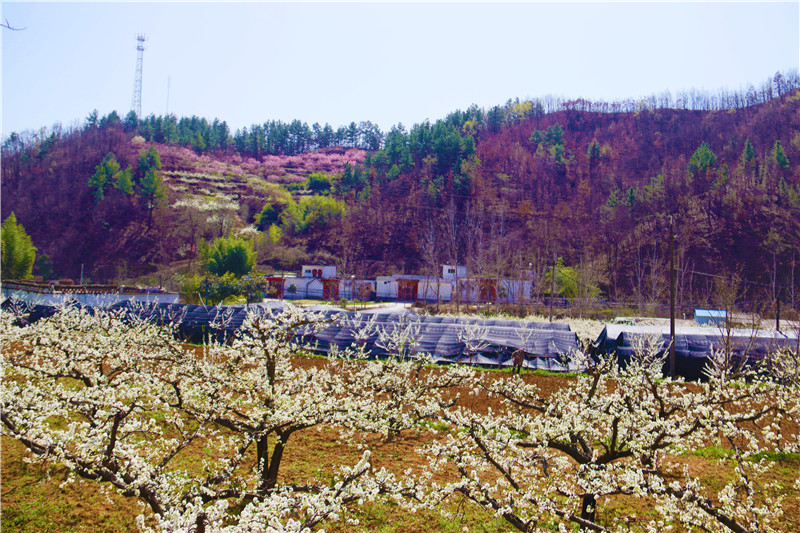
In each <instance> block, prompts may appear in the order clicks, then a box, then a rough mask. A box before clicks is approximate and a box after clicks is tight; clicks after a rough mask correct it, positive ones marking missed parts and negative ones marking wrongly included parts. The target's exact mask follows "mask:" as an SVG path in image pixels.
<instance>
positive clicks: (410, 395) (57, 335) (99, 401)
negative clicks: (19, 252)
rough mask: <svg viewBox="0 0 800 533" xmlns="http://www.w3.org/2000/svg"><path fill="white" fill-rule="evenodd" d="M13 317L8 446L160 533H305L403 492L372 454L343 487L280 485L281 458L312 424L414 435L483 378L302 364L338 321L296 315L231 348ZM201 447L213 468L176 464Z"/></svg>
mask: <svg viewBox="0 0 800 533" xmlns="http://www.w3.org/2000/svg"><path fill="white" fill-rule="evenodd" d="M223 319H224V317H223ZM14 320H15V318H14V315H13V314H11V313H3V314H2V323H1V325H2V347H3V361H2V366H3V381H2V388H1V389H0V400H1V401H2V422H3V424H2V434H3V435H8V436H11V437H14V438H16V439H17V440H19V441H20V442H21V443H23V444H24V445H25V446H27V447H28V449H29V450H30V451H31V452H33V453H32V457H33V460H38V461H41V462H46V463H47V464H62V465H64V466H66V467H67V468H68V469H70V471H71V472H73V473H74V475H75V476H77V477H78V478H82V479H87V480H94V481H97V482H100V483H103V484H105V485H110V486H112V487H114V488H115V489H116V490H118V491H119V492H120V493H121V494H123V495H127V496H135V497H138V498H139V499H141V500H142V501H144V502H145V503H146V504H147V505H148V506H149V507H150V509H151V510H152V515H153V516H154V517H155V518H152V517H151V518H148V519H146V518H145V517H144V516H142V517H139V524H140V528H142V529H144V530H148V531H175V530H183V531H189V530H195V531H217V530H219V531H226V532H231V533H233V532H237V531H275V532H277V531H307V530H309V528H311V527H313V526H315V525H316V524H318V523H319V522H321V521H323V520H331V519H337V518H339V516H340V515H342V513H344V511H345V510H346V506H347V504H348V503H350V502H354V501H357V502H363V501H367V500H371V499H373V498H374V497H375V496H376V495H377V494H378V493H379V492H381V493H393V492H397V489H396V486H397V483H396V482H394V481H393V478H392V477H391V476H390V475H389V474H387V473H386V472H374V471H372V470H371V468H370V465H369V453H368V452H365V454H364V456H363V457H362V460H361V461H360V462H359V463H358V464H357V465H355V466H354V467H352V468H346V467H345V468H342V469H341V472H340V473H339V474H338V477H337V478H336V481H334V482H333V483H318V484H316V485H307V486H287V485H285V484H281V483H280V477H279V472H280V465H281V460H282V457H283V454H284V451H285V450H286V448H287V446H289V445H290V444H291V441H290V437H291V436H292V434H293V433H295V432H297V431H300V430H304V429H307V428H311V427H314V426H321V425H330V426H333V427H339V428H341V429H342V430H350V431H354V430H356V429H366V430H370V431H380V432H382V433H384V434H389V433H391V432H399V431H400V430H402V429H406V428H409V427H413V425H414V424H415V423H416V422H417V421H419V420H420V419H421V418H424V417H427V416H432V415H433V414H434V412H435V411H436V410H437V409H440V407H439V406H440V405H441V403H442V398H443V397H444V396H445V393H444V392H443V391H444V389H446V388H448V387H450V386H452V385H453V384H457V383H459V382H461V381H463V380H464V379H466V378H467V377H471V372H470V371H467V370H465V369H463V368H453V369H451V370H446V371H444V372H422V367H423V366H424V358H419V359H417V358H413V359H407V358H400V357H394V358H390V359H389V360H383V361H366V360H364V358H363V354H362V356H359V355H358V354H341V353H340V354H338V355H339V357H331V358H329V359H327V360H324V361H323V362H322V363H321V364H320V365H319V366H318V367H316V368H313V367H312V368H302V367H300V366H293V365H292V364H291V357H292V356H293V355H294V354H295V353H297V352H298V351H300V346H299V345H298V344H297V343H296V342H295V339H296V338H297V336H298V335H302V334H309V333H313V332H314V331H316V330H318V329H319V328H322V327H326V326H327V325H329V324H328V323H329V322H330V319H326V318H325V317H324V316H323V315H321V314H314V313H309V312H304V311H300V310H298V309H296V308H293V307H289V308H287V309H286V310H285V311H283V312H282V313H280V314H277V315H276V316H272V315H269V314H267V313H265V312H264V311H254V312H252V313H250V314H249V315H248V316H247V318H246V320H245V323H244V324H243V327H242V329H241V331H240V332H239V333H237V334H236V335H235V336H234V337H232V338H223V339H221V340H220V341H212V342H209V343H207V344H205V345H203V346H202V347H191V346H186V345H184V344H181V343H179V342H177V341H176V340H175V338H176V337H175V331H174V330H173V328H172V327H171V326H169V325H159V324H155V323H153V322H150V321H146V320H141V319H137V318H136V316H135V314H126V315H121V314H115V313H111V312H106V311H102V310H94V311H92V312H88V311H86V310H83V309H74V308H66V307H65V308H64V309H62V310H61V311H60V312H59V313H57V314H56V315H55V316H53V317H50V318H46V319H41V320H39V321H37V322H35V323H34V324H32V325H26V326H25V327H19V326H17V325H14ZM401 334H402V332H399V333H398V335H401ZM385 341H386V342H387V343H389V344H391V345H399V344H398V343H401V344H402V343H403V342H406V340H403V341H397V340H392V339H389V338H387V339H385ZM446 396H448V397H449V395H446ZM198 449H202V450H210V452H208V453H203V454H200V457H202V461H201V464H196V465H194V467H191V468H187V467H184V466H180V467H179V466H177V465H183V464H184V463H185V462H186V460H185V459H182V457H184V456H186V454H187V453H188V452H189V451H190V450H192V452H191V453H193V454H194V455H192V457H197V454H198V452H197V450H198Z"/></svg>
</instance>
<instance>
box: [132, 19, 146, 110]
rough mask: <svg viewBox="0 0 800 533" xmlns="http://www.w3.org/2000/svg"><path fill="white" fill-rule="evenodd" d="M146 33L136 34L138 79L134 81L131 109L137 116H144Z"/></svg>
mask: <svg viewBox="0 0 800 533" xmlns="http://www.w3.org/2000/svg"><path fill="white" fill-rule="evenodd" d="M145 40H146V39H145V36H144V35H141V34H139V35H137V36H136V41H137V45H136V79H134V81H133V101H132V102H131V111H133V112H134V113H136V116H137V117H139V118H141V117H142V59H143V58H144V41H145Z"/></svg>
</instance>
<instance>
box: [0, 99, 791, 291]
mask: <svg viewBox="0 0 800 533" xmlns="http://www.w3.org/2000/svg"><path fill="white" fill-rule="evenodd" d="M778 89H780V87H778ZM546 104H547V102H544V103H543V102H540V101H525V102H520V101H509V102H507V103H506V104H505V105H504V106H496V107H494V108H492V109H490V110H488V111H485V110H483V109H479V108H477V107H471V108H469V109H468V110H466V111H456V112H454V113H452V114H451V115H449V116H448V117H446V118H445V119H442V120H439V121H436V122H435V123H430V122H425V123H422V124H416V125H414V126H413V127H411V128H410V129H408V130H406V129H405V128H404V127H403V126H402V125H398V126H396V127H394V128H392V130H391V131H389V132H387V133H386V134H385V135H384V134H381V133H380V132H376V131H375V128H374V126H372V125H371V124H369V123H366V124H361V125H355V124H352V125H351V127H350V128H347V129H344V130H340V131H337V132H332V129H331V128H329V127H327V125H326V128H319V127H318V125H315V127H314V128H309V127H308V126H304V125H303V124H299V123H297V124H296V123H292V124H290V125H285V124H280V123H274V122H273V123H266V124H264V125H262V126H258V127H255V126H254V127H253V128H250V129H249V130H244V131H237V132H235V133H234V134H233V135H230V134H229V133H228V132H227V126H224V123H220V122H219V121H216V120H215V121H214V123H213V124H209V123H208V122H207V121H205V120H201V119H196V117H193V119H194V120H193V121H192V120H184V119H181V120H180V121H178V120H177V119H175V118H174V117H171V118H170V120H167V121H166V122H165V121H164V120H162V119H160V118H159V119H158V120H156V117H148V118H147V119H146V120H143V121H141V122H138V121H137V120H136V117H135V116H133V117H131V116H130V115H129V116H128V117H126V118H125V120H120V119H119V117H117V116H109V117H103V118H99V117H97V116H94V117H92V116H91V115H90V118H89V119H88V120H87V124H86V125H84V126H83V127H81V128H77V129H75V130H72V131H62V130H59V129H56V130H53V131H49V132H48V131H44V130H43V131H41V132H39V133H33V134H27V135H17V134H12V136H11V137H9V138H8V139H6V141H5V142H4V144H3V168H2V195H3V205H2V217H3V218H5V217H6V216H8V214H10V213H11V212H12V211H13V212H15V214H16V216H17V219H18V221H19V222H20V223H21V224H22V225H23V226H24V227H25V228H26V230H27V231H28V233H29V234H30V235H31V237H32V238H33V242H34V244H35V245H36V246H37V247H38V248H39V253H40V254H46V255H47V257H48V259H49V261H51V264H50V263H48V261H47V260H45V261H42V260H41V259H40V263H39V264H40V267H41V268H42V270H43V272H42V273H47V272H46V271H47V270H48V268H50V269H51V270H52V271H53V275H57V276H62V277H64V276H66V277H73V278H77V277H78V276H79V275H80V272H81V267H82V266H83V270H84V272H85V276H87V277H90V278H92V279H94V280H96V281H107V280H113V279H124V278H130V277H133V276H137V275H142V274H146V273H148V272H150V273H152V272H156V271H158V270H159V269H163V268H165V267H167V266H168V265H170V264H172V263H175V262H181V264H182V265H185V267H186V268H196V267H197V265H196V262H195V261H194V259H195V257H196V254H197V249H198V245H199V243H200V242H201V240H206V241H210V240H213V238H215V237H218V236H221V235H225V234H228V233H231V232H240V233H243V234H245V235H252V236H253V237H254V238H255V239H256V243H257V250H258V252H259V262H260V263H261V265H262V267H261V268H262V269H269V268H295V267H297V266H299V264H300V263H301V262H307V261H324V262H328V263H335V264H337V265H338V266H339V270H340V274H343V275H349V274H356V275H374V274H379V273H389V272H422V273H427V272H433V271H434V269H436V268H438V265H439V264H442V263H447V264H454V263H458V264H466V265H467V266H468V267H469V269H470V271H471V272H473V273H476V274H479V275H481V276H483V277H495V276H506V277H518V276H522V275H524V276H531V277H533V279H536V280H539V281H540V285H541V287H540V290H541V291H544V292H546V291H547V290H548V289H547V287H546V279H547V278H546V274H547V272H548V270H549V269H551V268H552V267H553V264H554V263H556V262H557V261H558V260H559V258H560V260H561V263H562V264H563V265H564V266H568V267H571V268H572V270H571V272H572V276H573V281H574V283H573V287H572V288H571V289H570V290H571V291H572V293H571V294H569V295H573V296H585V295H597V291H598V290H599V291H602V293H603V294H604V295H605V296H607V297H610V298H614V299H627V300H636V301H638V302H663V301H665V299H666V294H667V289H668V285H667V279H668V276H667V267H668V261H669V249H668V243H669V238H668V236H669V223H670V219H671V220H672V221H673V224H674V228H675V233H676V235H677V237H676V240H675V249H676V261H677V264H676V266H677V272H678V283H677V284H678V289H679V295H678V297H679V303H680V302H684V303H686V302H694V303H702V302H710V301H711V300H714V299H715V298H716V296H715V294H717V293H718V292H719V290H718V289H719V287H718V286H719V285H720V283H719V282H718V280H720V279H731V278H733V277H738V278H740V279H742V280H746V281H747V283H741V284H740V285H739V287H738V289H739V290H740V293H741V294H739V297H740V298H745V299H747V300H749V301H755V300H759V301H769V302H772V301H773V300H774V299H775V296H776V295H779V296H781V298H782V299H783V300H784V301H785V302H787V303H790V304H792V305H795V303H796V296H795V293H796V289H797V287H798V281H797V276H796V263H797V260H798V259H800V89H798V88H797V87H794V86H793V87H791V88H786V87H784V88H783V90H776V92H775V93H774V94H771V95H769V97H768V98H767V97H765V98H762V99H760V100H758V102H757V103H753V104H752V105H739V104H736V105H730V106H718V107H719V108H718V109H701V110H698V109H675V108H672V107H664V106H660V105H658V103H657V102H649V103H648V102H642V103H631V104H628V105H627V106H619V105H616V106H615V105H600V104H592V103H590V102H584V101H575V102H562V103H559V104H558V105H557V106H549V105H546ZM551 107H552V109H551ZM684 107H686V106H684ZM114 115H115V114H114ZM165 123H167V124H173V123H174V126H175V128H174V131H173V130H172V129H170V128H172V126H170V127H169V128H165V126H164V124H165ZM154 124H155V125H158V124H160V126H158V127H156V126H154ZM220 124H222V126H220ZM223 126H224V127H223ZM166 129H169V131H173V133H170V134H168V135H165V133H164V131H165V130H166ZM325 131H327V132H328V133H327V134H325ZM326 135H327V137H326ZM376 135H377V137H376ZM376 138H377V140H378V142H376ZM287 139H288V140H287ZM159 141H162V142H159ZM281 143H283V144H281ZM334 144H340V145H342V146H333V145H334ZM152 148H154V149H155V151H156V152H157V154H158V157H159V158H160V170H159V171H158V172H159V176H160V182H159V183H151V185H153V187H150V189H151V190H150V192H149V193H146V191H145V189H147V187H144V186H143V185H142V183H143V182H142V180H143V179H144V176H145V170H146V169H144V167H142V166H141V158H142V154H145V153H149V152H148V151H150V150H151V149H152ZM376 148H379V149H376ZM280 150H288V151H287V152H284V153H293V155H280V154H279V153H277V152H279V151H280ZM303 150H306V151H303ZM108 154H113V155H114V159H115V160H116V162H117V163H118V166H119V168H118V170H117V171H116V172H117V174H114V173H113V172H112V173H111V174H109V176H111V175H114V176H117V178H114V179H115V180H118V179H120V178H119V172H120V171H124V169H126V168H128V167H129V166H130V167H131V188H130V191H129V192H128V190H127V189H126V188H125V187H123V186H117V185H115V183H116V182H113V183H112V181H107V182H104V183H105V185H103V186H102V187H101V188H102V190H101V191H99V192H100V196H102V198H98V185H97V182H94V183H95V184H94V186H92V185H90V181H91V180H90V178H91V177H92V176H94V175H95V173H96V172H97V171H98V168H99V165H101V163H102V162H103V160H104V158H106V157H107V155H108ZM151 159H152V158H151ZM142 169H144V170H142ZM137 173H138V174H137ZM110 179H111V178H109V180H110ZM159 186H160V187H161V188H160V189H159V188H158V187H159ZM93 187H94V188H93ZM154 192H159V193H163V194H155V195H154ZM51 265H52V266H51ZM566 290H567V289H564V288H562V291H566Z"/></svg>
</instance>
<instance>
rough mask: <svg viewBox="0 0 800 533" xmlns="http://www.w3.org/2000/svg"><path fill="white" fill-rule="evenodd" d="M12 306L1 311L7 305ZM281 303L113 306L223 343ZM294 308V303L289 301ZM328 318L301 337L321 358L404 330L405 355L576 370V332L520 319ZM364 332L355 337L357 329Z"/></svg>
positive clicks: (383, 348) (38, 312)
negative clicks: (518, 354) (572, 362)
mask: <svg viewBox="0 0 800 533" xmlns="http://www.w3.org/2000/svg"><path fill="white" fill-rule="evenodd" d="M8 303H9V302H8V301H6V302H4V304H3V305H4V308H8V307H10V306H9V305H8ZM283 305H284V304H283V303H282V302H271V303H259V304H250V305H249V306H244V305H231V306H215V307H206V306H203V305H183V304H140V303H139V304H135V303H130V302H122V303H119V304H116V305H113V306H111V307H110V308H108V309H109V310H112V311H116V312H120V313H123V314H135V315H136V316H139V317H141V318H147V319H151V320H155V321H158V322H164V323H167V322H169V323H174V324H177V329H178V332H179V334H180V335H181V336H182V337H183V338H184V339H185V340H191V341H194V342H199V341H202V340H203V339H204V338H207V337H208V336H214V337H216V338H222V337H224V336H226V335H228V336H229V335H232V334H234V332H235V331H237V330H239V329H240V328H241V326H242V323H243V321H244V319H245V317H246V315H247V313H248V312H250V311H258V312H262V313H265V314H276V313H279V312H280V311H281V310H282V309H283ZM286 305H291V304H286ZM309 310H311V311H315V312H318V313H321V314H323V315H325V316H326V317H328V318H331V317H334V316H336V318H337V320H335V321H333V322H332V323H331V324H330V325H329V326H327V327H325V328H324V329H322V330H320V331H317V332H314V333H310V332H308V331H306V332H300V338H299V340H300V341H301V342H302V343H303V344H304V345H305V346H307V347H308V348H309V350H313V351H316V352H318V353H328V352H330V351H331V350H339V349H345V348H348V347H350V346H352V345H353V344H354V343H356V342H358V343H359V344H362V345H363V346H364V348H365V350H366V351H367V353H369V354H370V355H371V356H373V357H382V356H386V355H388V353H389V349H388V347H387V343H386V342H385V341H384V340H385V338H386V336H387V335H389V334H391V333H392V332H395V331H397V330H398V329H399V328H403V329H404V332H405V336H406V337H407V338H408V339H409V341H408V342H407V343H406V344H405V348H404V350H405V351H406V352H407V353H421V352H426V353H428V354H430V355H431V356H432V357H433V358H434V360H436V361H437V362H439V363H443V364H447V363H470V364H476V365H482V366H499V367H503V366H511V364H512V363H511V354H512V353H513V352H514V351H515V350H517V349H522V350H524V351H525V353H526V357H525V363H524V365H525V367H526V368H530V369H546V370H553V371H567V370H574V369H573V368H569V367H568V365H567V364H566V363H565V357H564V356H565V355H567V354H569V353H571V352H572V351H575V350H578V349H579V343H578V337H577V335H576V334H575V333H574V332H572V331H570V328H569V325H568V324H556V323H549V322H529V321H521V320H501V319H480V318H462V317H446V316H444V317H443V316H424V315H417V314H415V313H413V312H411V311H409V310H407V309H405V308H390V309H386V308H380V309H373V310H367V311H362V312H354V311H344V310H342V309H339V308H336V307H331V306H314V307H311V308H309ZM28 312H29V314H28V316H27V317H26V320H27V321H29V322H32V321H34V320H36V319H38V318H41V317H43V316H48V315H50V314H52V313H54V312H55V309H54V308H52V307H49V306H34V307H31V308H29V309H28ZM358 331H360V332H361V333H360V334H359V337H358V338H356V332H358Z"/></svg>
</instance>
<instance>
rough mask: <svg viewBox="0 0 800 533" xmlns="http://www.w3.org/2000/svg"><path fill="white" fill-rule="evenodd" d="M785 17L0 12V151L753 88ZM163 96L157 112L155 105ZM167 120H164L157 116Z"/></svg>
mask: <svg viewBox="0 0 800 533" xmlns="http://www.w3.org/2000/svg"><path fill="white" fill-rule="evenodd" d="M799 6H800V3H799V2H797V1H786V2H704V3H701V2H560V3H546V2H515V3H464V2H449V3H428V2H413V3H412V2H396V3H388V2H387V3H383V2H375V3H370V2H352V3H334V2H320V3H278V2H241V3H203V2H176V3H164V2H138V3H115V2H94V3H38V2H9V1H7V0H5V1H3V3H2V8H1V9H2V19H3V20H8V22H9V23H10V24H11V25H12V26H15V27H25V30H23V31H9V30H7V29H5V28H4V29H2V30H0V31H2V135H3V137H4V138H5V137H6V136H7V135H8V133H10V132H11V131H21V130H25V129H38V128H40V127H43V126H46V127H50V126H52V125H53V124H54V123H56V122H61V123H62V124H63V125H64V126H69V125H71V124H77V123H79V122H81V121H82V120H83V119H84V118H85V117H86V115H87V114H89V112H90V111H91V110H92V109H95V108H96V109H98V111H99V112H100V113H101V114H106V113H108V112H110V111H111V110H117V111H118V112H119V113H120V115H122V116H124V115H125V114H126V113H127V112H128V111H129V110H130V109H131V100H132V96H133V82H134V75H135V67H136V35H137V34H138V33H143V34H146V36H147V42H146V48H147V49H146V50H145V52H144V74H143V89H142V111H143V114H144V115H147V114H150V113H155V114H164V113H166V112H167V111H169V112H170V113H174V114H176V115H177V116H179V117H180V116H184V115H185V116H190V115H198V116H203V117H206V118H208V119H209V120H210V119H213V118H215V117H217V118H220V119H222V120H227V121H228V124H229V125H230V126H231V129H232V130H235V129H237V128H241V127H243V126H249V125H251V124H253V123H262V122H264V121H266V120H271V119H277V120H283V121H289V120H292V119H300V120H302V121H305V122H308V123H309V124H313V123H314V122H319V123H321V124H324V123H325V122H328V123H330V124H331V125H332V126H333V127H334V128H336V127H338V126H341V125H346V124H347V123H349V122H351V121H356V122H358V121H362V120H370V121H372V122H374V123H376V124H378V125H379V126H380V127H381V128H382V129H383V130H384V131H386V130H388V128H390V127H391V126H392V125H393V124H397V123H401V122H402V123H404V124H405V125H406V126H411V125H413V124H414V123H418V122H421V121H423V120H425V119H426V118H429V119H431V120H436V119H439V118H443V117H444V116H445V115H447V114H448V113H449V112H451V111H453V110H455V109H466V108H467V107H468V106H469V105H471V104H473V103H474V104H477V105H479V106H480V107H484V108H487V109H488V108H490V107H492V106H494V105H499V104H503V103H505V101H506V100H508V99H509V98H516V97H519V98H520V99H525V98H535V97H543V96H545V95H549V94H550V95H556V96H560V97H564V98H578V97H583V98H588V99H592V100H601V99H602V100H620V99H625V98H637V97H641V96H647V95H650V94H654V93H660V92H663V91H670V92H672V93H673V95H675V93H677V92H679V91H682V90H688V89H691V88H696V89H704V90H708V91H711V92H717V91H718V90H719V89H721V88H727V89H732V90H734V89H741V88H745V87H746V86H747V85H748V84H751V83H752V84H754V85H755V86H756V87H758V86H759V85H761V84H762V83H763V82H764V81H765V80H766V79H767V78H768V77H771V76H772V75H774V74H775V72H776V71H778V70H781V71H787V70H789V69H796V68H797V67H798V64H799V63H800V7H799ZM168 87H169V102H168V101H167V95H168ZM168 104H169V107H167V106H168Z"/></svg>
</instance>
